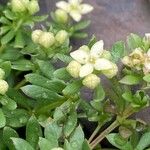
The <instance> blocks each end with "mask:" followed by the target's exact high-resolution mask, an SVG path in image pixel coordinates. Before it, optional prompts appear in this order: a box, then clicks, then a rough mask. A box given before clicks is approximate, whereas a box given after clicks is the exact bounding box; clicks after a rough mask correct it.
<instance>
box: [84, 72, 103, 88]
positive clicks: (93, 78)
mask: <svg viewBox="0 0 150 150" xmlns="http://www.w3.org/2000/svg"><path fill="white" fill-rule="evenodd" d="M99 83H100V78H99V77H98V76H97V75H95V74H89V75H88V76H86V77H85V78H84V79H83V81H82V84H83V85H84V86H86V87H88V88H90V89H95V88H96V87H97V86H98V84H99Z"/></svg>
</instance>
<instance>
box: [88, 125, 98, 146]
mask: <svg viewBox="0 0 150 150" xmlns="http://www.w3.org/2000/svg"><path fill="white" fill-rule="evenodd" d="M100 128H101V125H98V126H97V127H96V129H95V130H94V132H93V133H92V135H91V136H90V138H89V140H88V142H89V143H90V142H91V141H92V140H93V138H94V137H95V136H96V134H97V133H98V131H99V130H100Z"/></svg>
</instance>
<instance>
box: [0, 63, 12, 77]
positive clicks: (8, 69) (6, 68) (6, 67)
mask: <svg viewBox="0 0 150 150" xmlns="http://www.w3.org/2000/svg"><path fill="white" fill-rule="evenodd" d="M0 67H1V68H2V69H3V70H4V71H5V78H7V77H8V76H9V75H10V73H11V62H10V61H5V62H2V63H0Z"/></svg>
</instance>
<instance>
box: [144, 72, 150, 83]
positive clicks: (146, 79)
mask: <svg viewBox="0 0 150 150" xmlns="http://www.w3.org/2000/svg"><path fill="white" fill-rule="evenodd" d="M143 80H144V81H146V82H150V74H147V75H145V76H144V77H143Z"/></svg>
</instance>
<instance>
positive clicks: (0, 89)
mask: <svg viewBox="0 0 150 150" xmlns="http://www.w3.org/2000/svg"><path fill="white" fill-rule="evenodd" d="M8 87H9V86H8V83H7V82H6V81H5V80H2V79H0V94H1V95H5V93H6V92H7V90H8Z"/></svg>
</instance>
